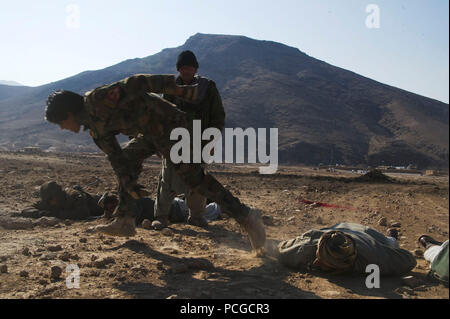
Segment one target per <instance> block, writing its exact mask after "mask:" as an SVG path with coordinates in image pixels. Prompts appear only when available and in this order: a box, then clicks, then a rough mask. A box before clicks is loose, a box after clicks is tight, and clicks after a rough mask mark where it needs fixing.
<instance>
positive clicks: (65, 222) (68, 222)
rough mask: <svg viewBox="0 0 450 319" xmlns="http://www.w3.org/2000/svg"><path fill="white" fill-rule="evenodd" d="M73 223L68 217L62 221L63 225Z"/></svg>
mask: <svg viewBox="0 0 450 319" xmlns="http://www.w3.org/2000/svg"><path fill="white" fill-rule="evenodd" d="M72 224H73V221H71V220H70V219H66V220H65V221H64V225H66V226H70V225H72Z"/></svg>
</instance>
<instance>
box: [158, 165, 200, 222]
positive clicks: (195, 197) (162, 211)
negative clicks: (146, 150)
mask: <svg viewBox="0 0 450 319" xmlns="http://www.w3.org/2000/svg"><path fill="white" fill-rule="evenodd" d="M202 168H203V169H204V170H206V169H205V164H204V165H202ZM180 194H184V195H185V198H186V204H187V207H188V208H189V216H192V217H194V218H197V217H203V216H204V215H205V209H206V197H205V196H203V195H202V194H200V193H199V192H197V191H192V190H190V189H189V187H188V186H187V185H186V184H185V183H184V182H183V181H182V179H181V178H180V177H179V176H178V174H177V173H176V172H175V167H174V165H173V164H172V163H171V162H170V160H167V159H166V158H163V160H162V168H161V174H160V176H159V182H158V191H157V194H156V200H155V218H158V217H164V216H165V217H168V216H169V211H170V207H171V206H172V202H173V200H174V198H175V197H176V196H177V195H180Z"/></svg>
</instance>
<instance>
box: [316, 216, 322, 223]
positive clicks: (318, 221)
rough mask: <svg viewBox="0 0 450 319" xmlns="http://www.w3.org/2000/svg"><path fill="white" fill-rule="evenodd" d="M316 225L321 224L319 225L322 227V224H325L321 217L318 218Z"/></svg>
mask: <svg viewBox="0 0 450 319" xmlns="http://www.w3.org/2000/svg"><path fill="white" fill-rule="evenodd" d="M316 223H317V224H319V225H322V224H323V220H322V218H321V217H320V216H319V217H317V219H316Z"/></svg>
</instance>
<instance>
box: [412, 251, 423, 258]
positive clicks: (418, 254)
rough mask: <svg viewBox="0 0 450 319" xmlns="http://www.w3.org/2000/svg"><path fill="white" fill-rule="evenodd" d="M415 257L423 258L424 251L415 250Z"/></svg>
mask: <svg viewBox="0 0 450 319" xmlns="http://www.w3.org/2000/svg"><path fill="white" fill-rule="evenodd" d="M414 255H415V256H416V257H418V258H423V251H422V250H420V249H416V250H414Z"/></svg>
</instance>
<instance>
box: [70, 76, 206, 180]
mask: <svg viewBox="0 0 450 319" xmlns="http://www.w3.org/2000/svg"><path fill="white" fill-rule="evenodd" d="M178 87H180V88H181V90H182V98H183V99H185V100H188V101H193V102H195V101H196V100H197V98H198V85H191V86H178ZM176 89H177V85H176V83H175V76H174V75H145V74H138V75H134V76H131V77H128V78H126V79H124V80H121V81H119V82H115V83H113V84H110V85H105V86H101V87H99V88H96V89H95V90H93V91H90V92H88V93H86V95H85V97H84V101H85V103H84V104H85V111H84V112H81V113H80V114H79V115H77V116H78V120H79V122H80V123H81V124H83V125H84V126H85V128H88V129H90V134H91V136H92V138H93V139H94V142H95V143H96V144H97V146H98V147H99V148H100V149H101V150H102V151H103V152H105V153H106V154H107V156H108V159H109V161H110V162H111V165H112V167H113V169H114V171H115V172H116V175H118V176H124V175H127V173H128V170H127V163H128V160H127V158H126V157H125V156H124V154H123V152H122V148H121V147H120V145H119V143H118V141H117V139H116V135H117V134H119V133H122V134H124V135H127V136H130V137H137V136H138V135H140V134H142V135H143V136H144V137H146V138H147V139H148V140H149V141H150V142H155V141H156V140H164V141H165V140H167V141H170V138H169V137H170V132H171V131H172V129H173V128H176V127H180V124H181V123H183V124H184V126H186V125H187V124H186V118H185V113H184V112H181V111H180V110H178V109H177V108H176V107H175V105H173V104H172V106H173V107H167V104H168V102H167V101H164V100H163V99H162V98H161V97H159V96H158V95H157V94H170V95H175V94H176ZM149 92H151V93H149ZM155 93H156V94H155ZM169 104H170V103H169Z"/></svg>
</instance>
